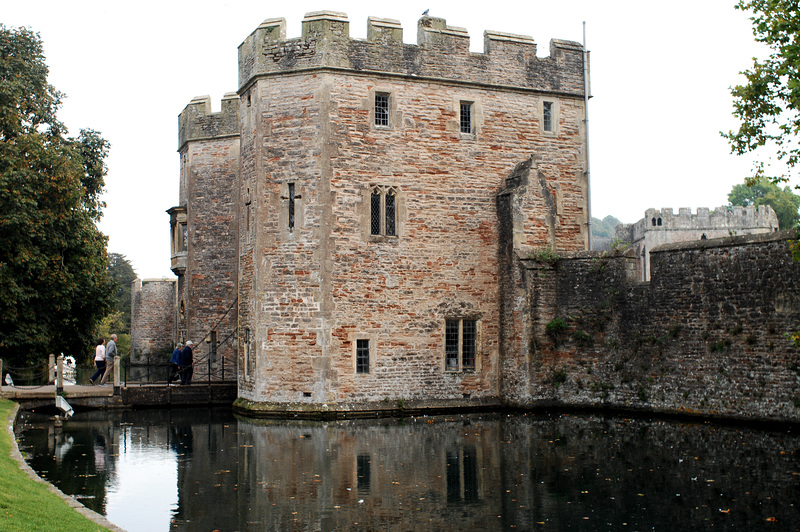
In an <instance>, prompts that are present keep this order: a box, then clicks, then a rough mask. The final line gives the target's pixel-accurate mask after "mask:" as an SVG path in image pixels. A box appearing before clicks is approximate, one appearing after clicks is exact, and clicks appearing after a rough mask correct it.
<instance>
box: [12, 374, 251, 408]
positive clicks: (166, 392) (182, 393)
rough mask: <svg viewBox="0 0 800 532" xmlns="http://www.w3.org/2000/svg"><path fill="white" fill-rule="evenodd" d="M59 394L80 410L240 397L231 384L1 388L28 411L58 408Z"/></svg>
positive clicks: (213, 402) (192, 403)
mask: <svg viewBox="0 0 800 532" xmlns="http://www.w3.org/2000/svg"><path fill="white" fill-rule="evenodd" d="M58 392H60V393H58ZM57 395H60V396H61V397H64V398H65V399H66V400H67V402H69V404H70V405H71V406H72V407H73V408H76V409H91V408H136V407H164V408H168V407H173V406H174V407H183V406H210V405H231V404H233V402H234V401H235V400H236V397H237V386H236V382H231V381H222V382H213V381H212V382H198V383H196V384H189V385H185V386H180V385H175V384H168V383H152V384H139V383H128V384H127V385H122V386H113V385H111V384H108V385H104V386H99V385H97V386H90V385H69V384H67V385H66V386H64V387H63V388H60V389H58V390H57V389H56V386H55V385H52V384H49V385H45V386H5V385H4V386H0V397H3V398H5V399H11V400H12V401H15V402H17V403H19V404H20V406H21V407H22V408H24V409H26V410H32V409H35V408H47V407H53V408H55V404H56V403H55V401H56V399H55V398H56V396H57Z"/></svg>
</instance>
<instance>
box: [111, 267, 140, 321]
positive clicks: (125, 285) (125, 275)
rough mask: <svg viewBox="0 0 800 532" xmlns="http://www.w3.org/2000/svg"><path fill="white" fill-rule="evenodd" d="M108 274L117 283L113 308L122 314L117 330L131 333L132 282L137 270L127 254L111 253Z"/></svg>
mask: <svg viewBox="0 0 800 532" xmlns="http://www.w3.org/2000/svg"><path fill="white" fill-rule="evenodd" d="M108 274H109V275H110V276H111V280H112V281H113V282H114V285H115V290H114V303H113V309H114V312H117V313H119V314H120V321H119V327H120V330H118V331H116V332H117V333H119V332H124V333H129V332H131V282H133V280H134V279H136V272H135V271H134V270H133V266H132V265H131V263H130V261H128V259H126V258H125V255H121V254H119V253H109V254H108Z"/></svg>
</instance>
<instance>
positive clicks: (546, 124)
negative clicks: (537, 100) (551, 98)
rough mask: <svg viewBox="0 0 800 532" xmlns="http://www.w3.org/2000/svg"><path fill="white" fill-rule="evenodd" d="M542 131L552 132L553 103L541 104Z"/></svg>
mask: <svg viewBox="0 0 800 532" xmlns="http://www.w3.org/2000/svg"><path fill="white" fill-rule="evenodd" d="M542 129H544V130H545V131H553V102H542Z"/></svg>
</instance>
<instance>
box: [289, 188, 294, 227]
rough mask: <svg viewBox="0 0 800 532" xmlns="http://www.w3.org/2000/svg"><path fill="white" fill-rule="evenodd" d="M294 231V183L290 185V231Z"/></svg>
mask: <svg viewBox="0 0 800 532" xmlns="http://www.w3.org/2000/svg"><path fill="white" fill-rule="evenodd" d="M292 229H294V183H289V231H291V230H292Z"/></svg>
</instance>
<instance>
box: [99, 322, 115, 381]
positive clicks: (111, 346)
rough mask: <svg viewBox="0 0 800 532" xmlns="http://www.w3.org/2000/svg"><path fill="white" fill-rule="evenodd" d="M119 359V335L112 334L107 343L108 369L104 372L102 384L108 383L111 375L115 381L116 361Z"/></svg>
mask: <svg viewBox="0 0 800 532" xmlns="http://www.w3.org/2000/svg"><path fill="white" fill-rule="evenodd" d="M116 359H117V335H116V334H112V335H111V340H109V341H108V343H107V344H106V371H105V373H103V378H102V379H100V385H101V386H102V385H103V384H105V383H106V381H107V380H108V378H109V376H110V377H111V382H114V375H113V372H114V361H115V360H116Z"/></svg>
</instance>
